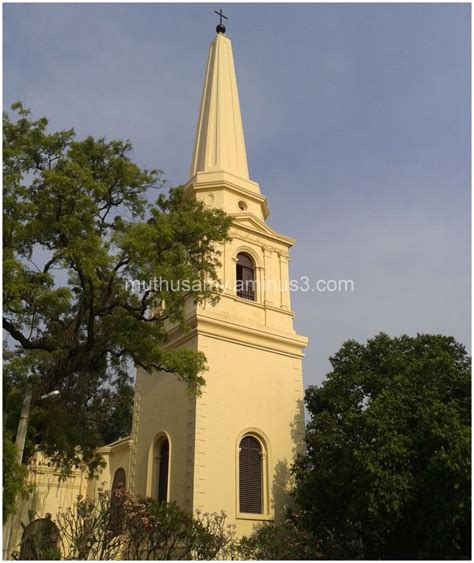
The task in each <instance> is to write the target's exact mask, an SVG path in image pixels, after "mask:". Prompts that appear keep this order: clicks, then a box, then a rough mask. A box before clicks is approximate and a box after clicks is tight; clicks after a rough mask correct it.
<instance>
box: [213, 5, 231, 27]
mask: <svg viewBox="0 0 474 563" xmlns="http://www.w3.org/2000/svg"><path fill="white" fill-rule="evenodd" d="M214 13H215V14H217V15H218V16H219V25H218V26H217V27H216V31H217V33H225V25H224V24H223V23H222V18H224V19H225V20H227V19H228V18H227V16H224V14H223V13H222V8H220V9H219V11H217V10H214Z"/></svg>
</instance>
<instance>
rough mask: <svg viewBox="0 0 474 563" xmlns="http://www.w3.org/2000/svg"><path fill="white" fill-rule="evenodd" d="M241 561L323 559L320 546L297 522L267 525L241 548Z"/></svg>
mask: <svg viewBox="0 0 474 563" xmlns="http://www.w3.org/2000/svg"><path fill="white" fill-rule="evenodd" d="M237 555H238V558H239V559H251V560H276V559H278V560H315V559H322V556H321V552H320V549H319V544H318V542H317V541H316V539H315V538H314V537H313V536H312V535H311V534H310V533H309V532H307V531H305V530H303V529H301V528H300V527H299V526H298V525H297V523H296V522H295V521H294V520H290V519H288V520H286V521H285V522H283V523H281V524H263V525H262V526H261V527H260V528H258V529H257V531H256V532H255V533H254V534H253V535H252V536H250V537H244V538H242V539H241V540H240V542H239V543H238V546H237Z"/></svg>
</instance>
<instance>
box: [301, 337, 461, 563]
mask: <svg viewBox="0 0 474 563" xmlns="http://www.w3.org/2000/svg"><path fill="white" fill-rule="evenodd" d="M331 363H332V367H333V371H332V372H331V373H330V374H329V375H328V377H327V380H326V381H325V382H324V383H323V384H322V385H321V386H320V387H316V386H313V387H310V388H308V390H307V392H306V405H307V408H308V411H309V413H310V415H311V420H310V422H309V424H308V426H307V432H306V453H305V454H304V455H303V456H302V457H300V459H299V460H298V462H297V464H296V466H295V468H294V473H295V477H296V493H295V496H296V500H297V502H298V504H299V507H300V509H301V514H300V517H301V518H302V520H303V522H304V525H305V527H306V528H307V529H308V530H311V532H312V533H314V534H315V536H316V537H318V538H319V539H320V541H321V542H322V546H323V553H324V556H325V557H327V558H349V559H351V558H369V559H378V558H389V559H418V558H427V559H444V558H448V559H454V558H469V557H470V530H471V526H470V476H471V470H470V458H471V453H470V446H471V428H470V420H471V401H470V391H471V379H470V373H471V372H470V358H469V357H468V356H467V355H466V351H465V349H464V347H463V346H462V345H460V344H458V343H457V342H456V341H455V340H454V338H451V337H445V336H437V335H433V336H431V335H418V336H417V337H416V338H411V337H408V336H402V337H400V338H390V337H388V336H387V335H385V334H379V335H378V336H376V337H375V338H373V339H372V340H369V341H368V342H367V344H366V345H362V344H359V343H357V342H355V341H352V340H351V341H348V342H346V343H345V344H344V345H343V346H342V348H341V349H340V351H339V352H338V353H337V354H336V355H335V356H334V357H333V358H331Z"/></svg>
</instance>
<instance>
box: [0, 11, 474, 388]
mask: <svg viewBox="0 0 474 563" xmlns="http://www.w3.org/2000/svg"><path fill="white" fill-rule="evenodd" d="M219 7H220V6H219V5H214V4H3V13H4V20H3V24H4V107H5V108H8V107H9V106H10V105H11V104H12V103H13V102H14V101H16V100H21V101H22V102H23V103H24V105H26V106H27V107H29V108H31V110H32V113H33V116H34V117H40V116H42V115H45V116H47V117H48V118H49V121H50V125H51V129H52V130H58V129H69V128H71V127H74V128H75V130H76V132H77V134H78V137H79V138H82V137H85V136H87V135H93V136H97V137H106V138H108V139H113V138H118V139H130V141H131V142H132V144H133V146H134V158H135V160H136V161H137V162H138V163H139V164H140V165H142V166H146V167H149V168H160V169H162V170H163V171H164V173H165V177H166V179H167V182H168V183H169V184H170V185H178V184H181V183H184V182H186V181H187V179H188V170H189V165H190V161H191V156H192V145H193V139H194V133H195V126H196V119H197V114H198V109H199V102H200V96H201V89H202V81H203V78H204V69H205V63H206V59H207V51H208V45H209V43H210V41H211V40H212V39H213V36H214V33H215V32H214V29H215V25H216V23H217V16H215V14H213V11H214V10H215V9H219ZM222 7H223V10H224V13H225V14H226V15H227V16H228V18H229V19H228V21H227V22H226V25H227V35H228V36H229V37H230V38H231V39H232V44H233V51H234V60H235V65H236V72H237V81H238V88H239V95H240V105H241V110H242V117H243V124H244V131H245V140H246V146H247V157H248V161H249V170H250V176H251V178H252V179H253V180H255V181H257V182H258V183H259V184H260V189H261V191H262V192H263V193H264V195H266V196H267V198H268V202H269V206H270V217H269V219H268V220H267V222H268V224H269V225H270V226H271V227H272V228H274V229H275V230H277V231H279V232H281V233H283V234H286V235H288V236H291V237H293V238H295V239H296V241H297V242H296V245H295V246H294V247H293V248H292V250H291V255H290V256H291V258H290V273H291V277H292V278H293V279H299V278H300V277H301V276H307V277H308V278H309V280H310V283H311V286H312V287H315V286H316V282H317V281H318V280H326V281H327V280H332V279H334V280H352V281H353V283H354V291H352V292H327V291H326V292H318V291H315V292H311V291H309V292H302V291H300V292H297V293H293V294H292V307H293V309H294V311H295V314H296V317H295V328H296V330H297V332H298V333H299V334H302V335H305V336H308V337H309V345H308V348H307V350H306V357H305V360H304V368H303V375H304V381H305V386H308V385H312V384H320V383H321V381H323V379H324V377H325V375H326V374H327V373H328V372H329V371H330V369H331V368H330V363H329V357H330V356H331V355H333V354H335V353H336V352H337V350H338V349H339V348H340V346H341V344H342V343H343V342H344V341H346V340H347V339H356V340H358V341H360V342H365V341H366V340H367V339H368V338H371V337H373V336H375V335H376V334H378V333H379V332H380V331H384V332H386V333H388V334H389V335H391V336H398V335H401V334H409V335H413V336H414V335H416V334H417V333H436V334H438V333H441V334H446V335H452V336H454V337H455V338H456V339H458V340H459V341H460V342H462V343H464V344H465V345H466V346H467V347H468V349H469V344H470V341H471V337H470V326H471V325H470V307H471V304H470V295H471V293H470V256H471V253H470V218H471V214H470V186H471V183H470V173H471V172H470V156H471V147H470V142H471V141H470V138H471V132H470V122H471V116H470V95H471V90H470V88H471V86H470V83H471V78H470V67H471V62H470V52H471V47H470V40H471V37H470V17H471V16H470V6H469V5H468V4H291V5H290V4H222Z"/></svg>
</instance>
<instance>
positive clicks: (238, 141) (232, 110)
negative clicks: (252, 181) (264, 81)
mask: <svg viewBox="0 0 474 563" xmlns="http://www.w3.org/2000/svg"><path fill="white" fill-rule="evenodd" d="M224 29H225V28H224ZM217 171H224V172H228V173H230V174H233V175H234V176H237V177H239V178H242V179H244V180H249V171H248V166H247V154H246V151H245V141H244V131H243V127H242V117H241V114H240V104H239V93H238V90H237V80H236V77H235V68H234V58H233V56H232V43H231V41H230V39H229V38H228V37H225V35H224V34H223V33H217V35H216V37H215V38H214V39H213V41H212V42H211V45H210V47H209V57H208V61H207V68H206V75H205V78H204V86H203V91H202V98H201V108H200V111H199V118H198V122H197V127H196V139H195V141H194V152H193V159H192V162H191V169H190V178H192V177H193V176H195V175H196V174H197V173H199V172H217Z"/></svg>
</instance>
